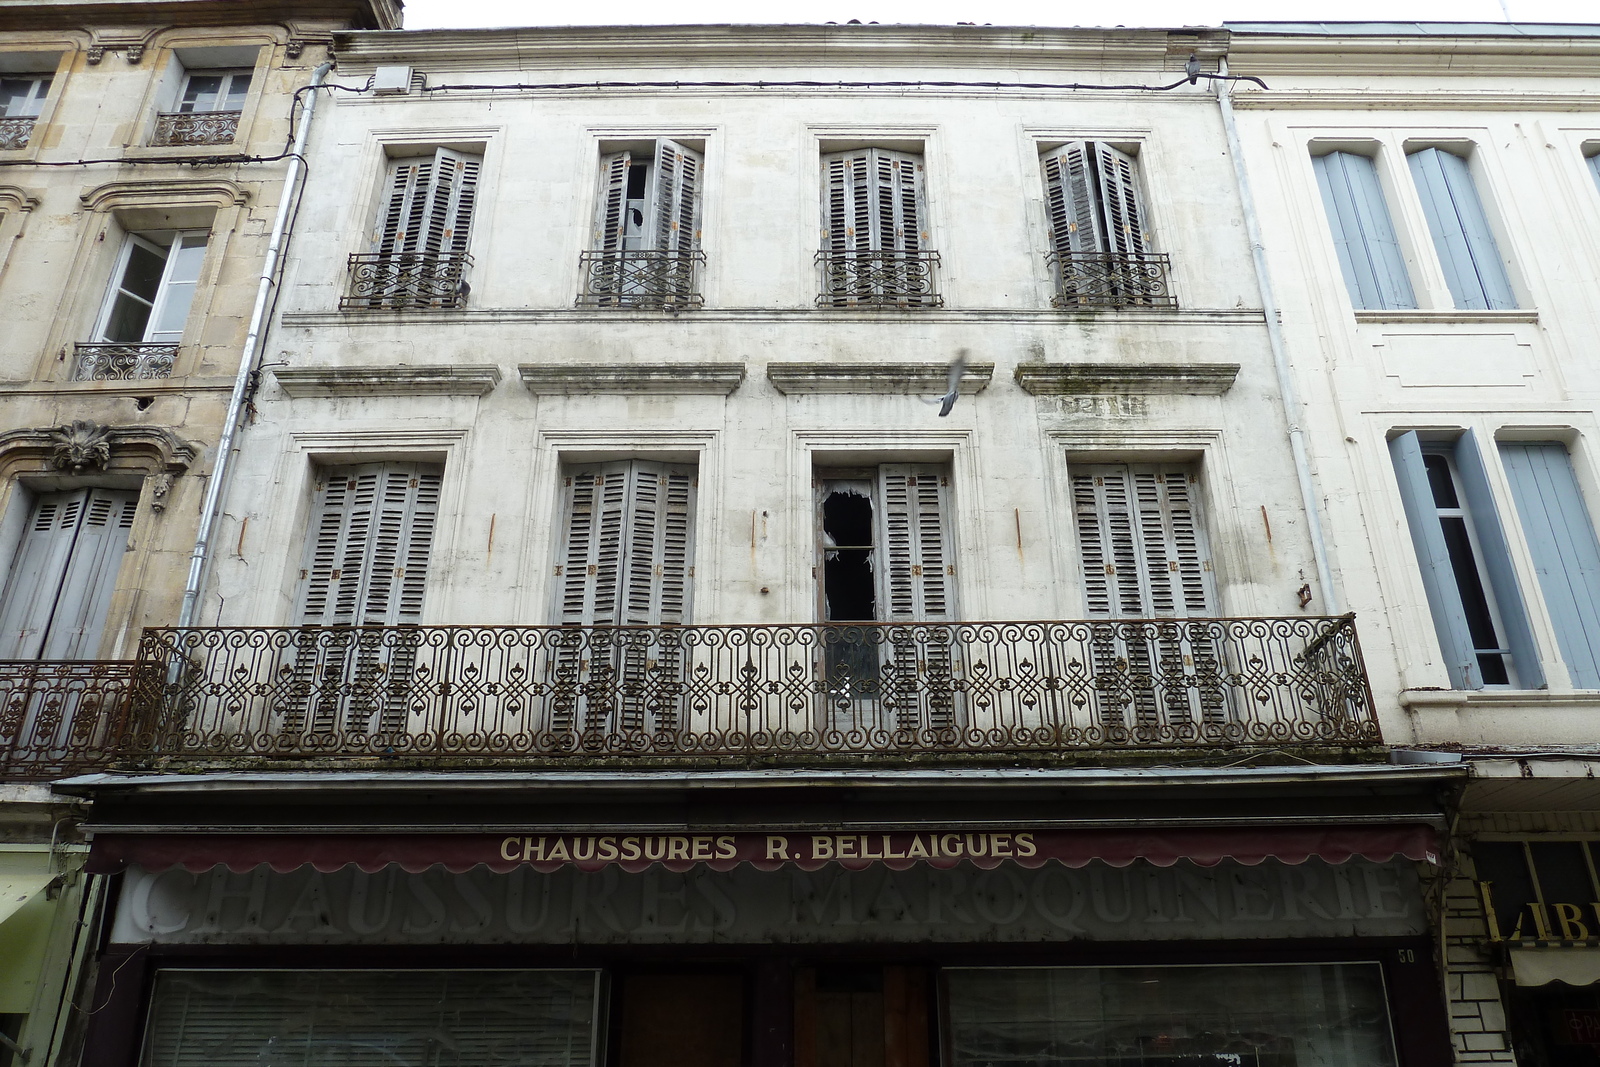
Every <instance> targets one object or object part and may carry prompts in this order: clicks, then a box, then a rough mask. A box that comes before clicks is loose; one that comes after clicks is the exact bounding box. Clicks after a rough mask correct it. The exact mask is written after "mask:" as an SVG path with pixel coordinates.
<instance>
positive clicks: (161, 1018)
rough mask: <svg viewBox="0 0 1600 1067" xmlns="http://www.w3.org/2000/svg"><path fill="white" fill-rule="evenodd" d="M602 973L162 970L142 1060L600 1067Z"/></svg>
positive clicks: (182, 1065) (241, 1066) (327, 1066)
mask: <svg viewBox="0 0 1600 1067" xmlns="http://www.w3.org/2000/svg"><path fill="white" fill-rule="evenodd" d="M594 1001H595V974H594V972H593V971H310V972H306V971H179V970H163V971H161V972H160V973H159V974H158V976H157V978H156V987H155V993H154V995H153V997H152V999H151V1005H150V1021H149V1026H148V1035H147V1037H146V1040H145V1049H144V1057H143V1059H142V1060H141V1061H140V1062H141V1063H142V1064H143V1065H144V1067H156V1065H160V1067H246V1065H249V1067H256V1065H258V1064H264V1063H271V1064H275V1065H278V1067H513V1065H515V1067H590V1065H591V1064H592V1063H593V1048H592V1044H593V1032H594V1011H595V1003H594Z"/></svg>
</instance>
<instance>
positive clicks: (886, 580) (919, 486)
mask: <svg viewBox="0 0 1600 1067" xmlns="http://www.w3.org/2000/svg"><path fill="white" fill-rule="evenodd" d="M876 512H877V514H876V516H875V517H876V520H877V523H878V533H877V541H878V544H879V546H880V549H879V567H880V568H881V574H880V577H879V584H880V590H879V594H878V602H879V605H880V606H879V608H878V615H879V618H881V619H882V620H883V621H884V622H953V621H955V619H956V605H955V556H954V552H953V546H952V543H951V535H950V533H951V515H950V478H949V475H948V474H947V473H946V472H945V471H944V470H943V469H941V468H939V467H936V466H929V465H927V464H907V463H886V464H884V465H883V466H881V467H879V468H878V506H877V509H876Z"/></svg>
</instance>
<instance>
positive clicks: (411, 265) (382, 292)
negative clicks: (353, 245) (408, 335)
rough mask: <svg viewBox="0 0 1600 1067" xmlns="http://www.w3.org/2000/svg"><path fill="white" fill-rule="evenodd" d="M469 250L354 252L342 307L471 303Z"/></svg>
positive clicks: (398, 308)
mask: <svg viewBox="0 0 1600 1067" xmlns="http://www.w3.org/2000/svg"><path fill="white" fill-rule="evenodd" d="M471 266H472V257H471V256H470V255H468V254H467V253H465V252H437V253H425V252H415V253H413V252H406V253H389V252H354V253H351V255H350V267H349V270H350V286H349V289H348V291H347V292H346V293H345V295H344V296H343V297H342V298H340V300H339V310H341V311H362V310H374V311H381V310H390V311H403V310H412V309H418V310H420V309H426V308H459V307H465V306H466V304H467V293H468V292H469V290H470V287H469V286H468V285H467V281H466V275H467V270H468V268H470V267H471Z"/></svg>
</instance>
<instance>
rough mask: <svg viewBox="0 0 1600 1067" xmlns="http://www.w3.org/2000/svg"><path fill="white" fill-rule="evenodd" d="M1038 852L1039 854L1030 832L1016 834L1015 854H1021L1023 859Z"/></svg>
mask: <svg viewBox="0 0 1600 1067" xmlns="http://www.w3.org/2000/svg"><path fill="white" fill-rule="evenodd" d="M1038 854H1039V849H1038V847H1037V846H1036V845H1034V843H1033V835H1032V834H1018V835H1017V855H1018V856H1021V857H1022V858H1023V859H1027V858H1028V857H1029V856H1037V855H1038Z"/></svg>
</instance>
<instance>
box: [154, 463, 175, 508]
mask: <svg viewBox="0 0 1600 1067" xmlns="http://www.w3.org/2000/svg"><path fill="white" fill-rule="evenodd" d="M170 492H172V475H170V474H168V473H166V472H165V471H162V472H161V473H160V474H157V475H155V476H153V477H152V478H151V479H150V510H151V511H153V512H155V513H156V514H158V515H159V514H161V512H163V511H166V510H167V494H168V493H170Z"/></svg>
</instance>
